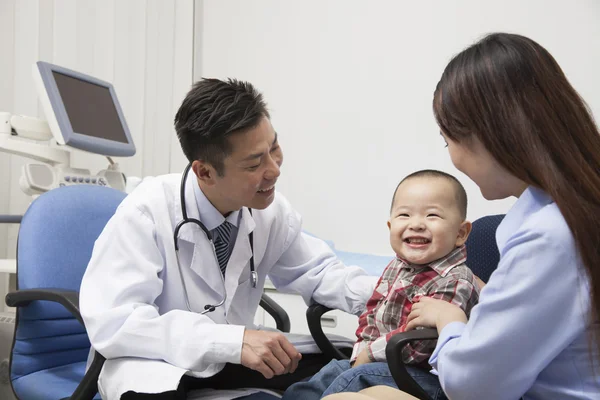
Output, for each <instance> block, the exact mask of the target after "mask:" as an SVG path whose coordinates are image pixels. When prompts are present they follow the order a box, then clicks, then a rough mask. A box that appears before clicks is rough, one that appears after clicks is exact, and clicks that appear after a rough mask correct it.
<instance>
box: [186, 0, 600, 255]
mask: <svg viewBox="0 0 600 400" xmlns="http://www.w3.org/2000/svg"><path fill="white" fill-rule="evenodd" d="M196 13H197V18H198V14H203V15H201V17H202V21H203V24H202V30H201V31H199V30H197V31H196V40H195V47H196V51H197V52H201V53H202V57H201V59H200V60H199V62H200V63H201V64H200V65H196V68H195V71H196V74H195V77H196V78H197V77H199V76H207V77H220V78H224V77H237V78H240V79H246V80H249V81H251V82H253V83H254V84H256V86H257V87H258V88H259V89H260V90H261V91H263V92H264V94H265V96H266V99H267V101H268V102H269V105H270V109H271V112H272V119H273V124H274V126H275V129H276V130H277V131H278V133H279V138H280V142H281V144H282V145H283V149H284V155H285V161H284V164H283V169H282V175H281V178H280V180H279V184H278V189H279V190H280V191H282V192H283V193H285V195H286V197H287V198H288V199H289V200H290V201H291V203H292V205H294V207H295V208H296V209H297V210H298V211H299V212H300V213H301V214H302V215H303V217H304V226H305V228H306V229H308V230H310V231H312V232H314V233H316V234H318V235H319V236H321V237H323V238H327V239H332V240H333V241H334V242H335V243H336V245H337V247H339V248H341V249H344V250H350V251H361V252H371V253H379V254H390V252H391V250H390V246H389V240H388V230H387V227H386V220H387V218H388V211H389V207H390V201H391V197H392V193H393V190H394V188H395V187H396V185H397V183H398V181H399V179H401V178H402V177H403V176H404V175H406V174H408V173H410V172H412V171H415V170H417V169H421V168H437V169H441V170H444V171H447V172H450V173H453V174H456V176H457V177H458V178H459V179H460V180H461V182H462V183H463V184H464V185H465V187H466V189H467V192H468V195H469V201H470V205H469V210H468V213H469V218H471V219H476V218H478V217H480V216H483V215H486V214H493V213H504V212H506V211H507V210H508V209H509V207H510V205H511V204H512V203H513V202H514V200H511V199H509V200H504V201H497V202H488V201H486V200H484V199H483V198H482V196H481V194H480V193H479V190H478V189H477V187H476V186H475V185H474V184H473V183H472V182H471V181H470V180H469V179H468V178H467V177H466V176H465V175H463V174H461V173H459V172H458V171H456V170H455V169H454V167H453V166H452V164H451V162H450V159H449V157H448V154H447V151H446V149H445V148H444V142H443V140H442V138H441V137H440V135H439V134H438V132H439V129H438V128H437V126H436V124H435V121H434V118H433V115H432V111H431V100H432V93H433V90H434V88H435V85H436V83H437V81H438V80H439V78H440V76H441V73H442V71H443V69H444V67H445V65H446V64H447V62H448V61H449V60H450V57H451V56H452V55H453V54H455V53H457V52H459V51H460V50H462V49H463V48H464V47H466V46H467V45H468V44H470V43H472V42H473V41H474V40H476V39H477V38H479V37H481V36H482V35H483V34H485V33H487V32H492V31H510V32H515V33H521V34H524V35H528V36H530V37H531V38H533V39H534V40H537V41H538V42H539V43H541V44H542V45H543V46H545V47H546V48H547V49H548V50H549V51H550V52H551V53H552V54H553V55H554V56H555V57H556V59H557V60H558V62H559V63H560V64H561V66H562V67H563V69H564V70H565V72H566V74H567V75H568V77H569V79H570V80H571V82H572V83H573V85H574V86H575V88H576V89H577V90H578V91H579V93H580V94H581V95H582V96H583V98H584V99H585V100H586V101H587V102H588V104H589V106H590V108H591V109H592V111H593V112H594V113H595V115H596V117H598V118H600V1H597V0H576V1H565V0H528V1H520V0H508V1H506V0H505V1H489V0H485V1H481V0H463V1H448V0H445V1H396V0H386V1H383V0H382V1H377V2H365V1H358V0H328V1H322V0H304V1H293V2H282V1H278V0H255V1H248V2H246V1H228V0H226V1H221V0H219V1H204V2H203V7H197V8H196Z"/></svg>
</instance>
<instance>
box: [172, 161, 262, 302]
mask: <svg viewBox="0 0 600 400" xmlns="http://www.w3.org/2000/svg"><path fill="white" fill-rule="evenodd" d="M191 167H192V163H189V164H188V166H187V167H185V170H184V171H183V177H182V178H181V187H180V188H179V190H180V193H179V197H180V198H181V214H182V215H183V219H182V220H181V221H179V223H178V224H177V225H176V226H175V232H174V233H173V242H174V243H175V257H176V258H177V266H178V267H179V277H180V278H181V286H182V287H183V294H184V296H185V305H186V306H187V308H188V310H189V311H192V308H191V307H190V298H189V296H188V291H187V286H186V284H185V279H183V272H182V270H181V264H180V263H179V244H178V236H179V230H181V228H182V227H183V226H184V225H185V224H187V223H188V222H191V223H194V224H196V225H198V226H199V227H200V229H202V230H203V231H204V234H205V235H206V238H207V239H208V241H209V242H210V244H211V245H212V249H213V254H214V256H215V260H218V259H217V250H216V249H215V243H214V241H213V235H212V232H211V231H209V230H208V229H207V228H206V226H204V224H203V223H202V222H200V220H197V219H194V218H188V216H187V210H186V209H185V182H186V179H187V175H188V173H189V172H190V168H191ZM248 211H249V212H250V215H252V209H251V208H249V209H248ZM252 233H253V232H250V233H249V234H248V240H250V251H251V253H252V255H251V257H250V282H251V283H252V287H253V288H256V283H257V281H258V276H257V274H256V271H255V269H254V237H253V235H252ZM217 264H218V262H217ZM219 275H221V282H223V293H224V295H223V299H222V300H221V301H220V302H219V303H218V304H207V305H205V306H204V311H202V312H201V313H200V314H206V313H209V312H213V311H215V310H216V308H217V307H220V306H222V305H223V304H225V301H226V300H227V290H226V288H225V279H224V277H223V274H221V270H220V269H219Z"/></svg>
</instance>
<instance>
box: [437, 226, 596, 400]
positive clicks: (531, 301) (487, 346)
mask: <svg viewBox="0 0 600 400" xmlns="http://www.w3.org/2000/svg"><path fill="white" fill-rule="evenodd" d="M575 255H576V251H575V247H574V243H573V242H572V240H571V241H569V240H568V239H567V240H563V241H562V243H558V242H557V240H556V238H554V237H552V233H550V234H549V235H545V234H540V233H536V232H524V233H523V234H520V235H519V236H518V237H516V238H515V239H511V240H509V242H508V243H507V245H506V246H505V248H504V249H503V256H502V258H501V260H500V264H499V266H498V269H497V270H496V272H495V273H494V276H493V277H492V279H491V280H490V282H489V283H488V284H487V285H486V288H485V290H483V292H482V293H481V297H480V303H479V304H478V305H477V306H476V307H475V308H474V309H473V311H472V313H471V319H470V321H469V322H468V323H467V324H464V323H461V322H453V323H450V324H448V325H447V326H445V327H444V328H443V329H441V332H440V338H439V340H438V345H437V347H436V349H435V351H434V353H433V355H432V357H431V359H430V363H431V364H432V365H433V366H434V367H435V368H436V369H437V370H438V372H439V377H440V383H441V385H442V388H443V389H444V391H445V392H446V395H447V396H448V397H449V398H456V399H461V400H468V399H482V398H486V399H490V400H493V399H507V398H519V397H520V396H522V395H523V394H524V393H525V392H526V391H527V390H528V389H529V388H530V387H531V386H532V385H533V383H534V381H535V379H536V378H537V376H538V375H539V374H540V372H541V371H542V370H543V369H544V368H545V367H546V366H547V365H548V364H549V363H550V362H551V361H552V360H553V359H554V358H555V357H556V356H557V355H558V354H559V353H560V352H561V351H562V350H564V349H565V348H566V347H567V346H568V345H569V344H570V343H571V342H572V341H573V340H574V339H575V338H576V337H577V336H578V335H579V334H581V332H583V330H584V329H585V321H586V316H587V314H588V309H587V308H586V304H589V299H588V298H587V297H586V296H588V297H589V295H588V294H587V293H586V292H585V288H584V287H582V279H580V276H579V271H578V260H577V259H576V256H575Z"/></svg>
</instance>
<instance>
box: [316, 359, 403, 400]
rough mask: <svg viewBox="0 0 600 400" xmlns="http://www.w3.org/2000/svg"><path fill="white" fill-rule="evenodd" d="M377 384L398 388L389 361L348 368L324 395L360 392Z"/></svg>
mask: <svg viewBox="0 0 600 400" xmlns="http://www.w3.org/2000/svg"><path fill="white" fill-rule="evenodd" d="M377 385H384V386H391V387H393V388H397V386H396V383H395V382H394V378H392V373H391V372H390V368H389V367H388V365H387V363H384V362H371V363H368V364H362V365H359V366H358V367H356V368H351V369H348V370H347V371H345V372H344V373H342V374H341V375H340V376H338V377H337V378H336V379H335V380H334V381H333V382H332V383H331V385H330V386H329V387H328V388H327V390H325V392H324V393H323V395H324V396H326V395H330V394H334V393H340V392H360V391H361V390H363V389H366V388H368V387H371V386H377Z"/></svg>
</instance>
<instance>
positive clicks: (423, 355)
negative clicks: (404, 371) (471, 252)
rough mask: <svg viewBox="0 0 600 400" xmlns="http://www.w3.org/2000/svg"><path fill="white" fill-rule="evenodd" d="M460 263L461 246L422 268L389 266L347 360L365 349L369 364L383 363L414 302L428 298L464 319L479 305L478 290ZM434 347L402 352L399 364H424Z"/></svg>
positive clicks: (422, 344) (431, 343)
mask: <svg viewBox="0 0 600 400" xmlns="http://www.w3.org/2000/svg"><path fill="white" fill-rule="evenodd" d="M466 260H467V250H466V247H465V246H462V247H459V248H457V249H455V250H454V251H452V252H451V253H450V254H448V255H447V256H446V257H444V258H441V259H439V260H437V261H434V262H432V263H430V264H427V265H411V264H408V263H407V262H406V261H404V260H401V259H400V258H396V259H394V260H392V261H391V262H390V263H389V265H388V266H387V267H386V268H385V270H384V271H383V275H382V276H381V278H379V281H378V282H377V285H376V286H375V291H374V292H373V294H372V295H371V298H370V299H369V301H368V302H367V309H366V311H365V312H364V313H363V314H362V315H361V316H360V318H359V320H358V329H357V330H356V336H357V337H358V341H357V342H356V344H355V345H354V350H353V352H352V357H351V360H352V361H354V360H355V359H356V357H357V356H358V355H359V354H360V352H361V351H362V350H364V349H365V348H366V349H367V351H368V355H369V358H370V359H371V361H385V347H386V345H387V341H388V340H389V339H390V338H391V337H392V336H393V335H394V334H396V333H399V332H404V331H405V328H406V322H407V318H408V314H410V311H411V309H412V305H413V303H414V302H416V301H417V300H418V299H419V297H423V296H429V297H432V298H434V299H440V300H445V301H447V302H450V303H452V304H456V305H457V306H459V307H460V308H462V309H463V311H464V312H465V313H466V314H467V316H469V313H470V311H471V309H472V308H473V306H474V305H475V304H477V301H478V300H479V287H478V286H477V283H476V282H475V279H474V275H473V273H472V272H471V270H470V269H469V268H468V267H467V266H466V264H465V262H466ZM435 343H436V341H435V340H423V341H417V342H413V343H411V344H409V345H407V346H405V348H404V349H403V350H402V360H403V361H404V362H405V363H408V364H419V363H422V362H424V361H426V360H427V359H428V358H429V356H430V355H431V353H432V352H433V349H434V348H435Z"/></svg>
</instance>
